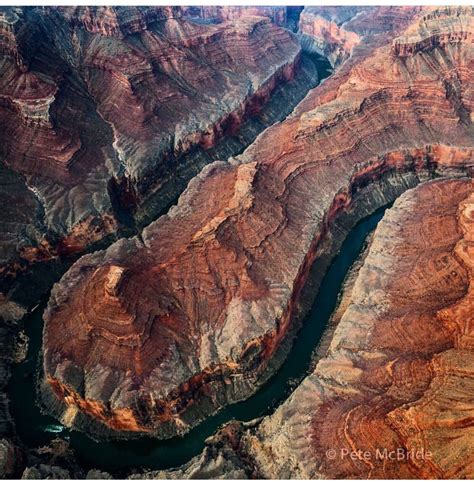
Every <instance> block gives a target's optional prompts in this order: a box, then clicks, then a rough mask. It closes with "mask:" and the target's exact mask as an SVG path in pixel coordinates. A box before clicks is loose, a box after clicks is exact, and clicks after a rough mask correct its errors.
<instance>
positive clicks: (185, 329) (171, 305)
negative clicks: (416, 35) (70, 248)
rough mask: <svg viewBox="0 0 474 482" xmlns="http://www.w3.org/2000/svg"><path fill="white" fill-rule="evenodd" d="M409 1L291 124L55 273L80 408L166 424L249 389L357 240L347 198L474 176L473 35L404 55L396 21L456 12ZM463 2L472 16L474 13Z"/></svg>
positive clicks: (376, 197)
mask: <svg viewBox="0 0 474 482" xmlns="http://www.w3.org/2000/svg"><path fill="white" fill-rule="evenodd" d="M400 12H402V13H403V15H401V14H400V15H398V16H397V20H396V22H397V23H396V25H397V28H396V29H395V31H394V32H387V33H384V34H382V33H378V34H377V35H375V36H372V37H370V36H369V37H367V38H366V39H365V40H364V41H363V42H361V43H360V45H359V46H358V47H357V48H355V49H354V51H353V54H352V57H351V60H350V61H349V62H347V63H346V64H344V65H343V66H342V67H341V68H340V69H339V70H338V72H337V73H336V74H335V75H334V76H333V77H332V78H331V79H329V80H327V81H326V82H325V83H324V84H323V85H322V86H321V87H319V88H317V89H315V90H313V91H312V92H311V93H310V95H308V96H307V97H306V98H305V100H304V101H303V102H301V103H300V104H299V106H298V108H297V109H296V110H295V111H294V113H293V114H292V116H290V118H288V119H287V120H286V121H285V122H282V123H280V124H277V125H275V126H273V127H272V128H270V129H268V130H266V131H265V132H264V133H262V134H261V135H260V136H259V137H258V139H257V141H256V142H255V143H254V144H253V145H252V146H251V147H249V148H248V149H247V150H246V151H245V152H244V153H243V154H242V155H241V156H239V157H237V158H232V159H230V160H229V162H227V163H226V162H216V163H214V164H212V165H209V166H207V168H205V169H204V170H203V171H202V172H201V173H200V174H199V175H198V176H197V177H196V178H194V179H193V181H192V182H191V183H190V184H189V186H188V189H187V190H186V191H185V193H184V194H183V195H182V196H181V198H180V200H179V202H178V205H177V206H176V207H174V208H173V209H171V210H170V212H169V213H168V214H167V215H165V216H163V217H161V218H160V219H158V220H157V221H155V222H154V223H152V224H151V225H150V226H149V227H147V228H146V229H145V230H144V231H143V233H142V235H141V236H140V237H135V238H132V239H125V240H121V241H119V242H117V243H115V244H113V245H112V246H111V247H110V248H108V249H107V250H105V251H101V252H97V253H95V254H93V255H88V256H85V257H83V258H82V259H81V260H80V261H79V262H77V263H76V264H75V265H74V266H73V267H72V268H71V269H70V271H69V272H68V273H67V274H66V275H65V276H64V277H63V279H62V280H61V282H60V283H59V284H57V285H56V286H55V288H54V289H53V292H52V296H51V299H50V303H49V306H48V309H47V312H46V314H45V320H46V325H45V330H44V374H45V376H44V381H43V386H42V388H43V397H44V400H45V402H46V404H47V406H48V407H49V409H50V410H51V411H52V412H53V413H54V414H55V415H56V416H58V417H59V418H60V419H61V420H62V422H63V423H64V424H66V425H70V426H75V427H79V428H83V429H85V430H87V431H89V432H95V433H96V434H99V435H100V434H107V435H120V436H130V435H131V434H133V433H152V434H154V435H156V436H159V437H166V436H170V435H172V434H175V433H182V432H185V431H186V430H188V429H189V427H190V426H192V425H194V424H196V423H197V422H198V421H199V420H201V419H202V418H203V417H204V416H206V415H208V414H209V413H211V412H213V411H214V410H216V409H218V408H219V407H221V406H223V405H224V404H227V403H231V402H234V401H236V400H239V399H241V398H243V397H246V396H248V395H249V394H250V393H252V392H253V391H255V390H256V389H257V388H258V386H259V385H260V384H261V383H262V382H263V381H264V380H265V379H266V378H267V377H268V376H269V374H270V373H271V372H272V371H273V370H274V369H275V367H276V366H277V365H278V360H279V359H280V358H281V356H282V353H281V351H280V347H281V346H282V341H283V340H286V339H287V338H288V336H289V334H290V333H291V332H292V331H294V330H295V328H296V326H297V319H298V317H299V315H300V314H301V311H302V309H301V303H302V301H304V299H303V298H302V294H303V292H304V287H305V284H306V281H307V279H308V277H309V274H310V267H311V266H312V264H313V262H314V260H315V259H319V258H320V257H322V256H325V255H326V256H327V255H328V254H329V253H332V252H333V251H334V250H335V249H337V247H338V245H339V244H340V242H341V240H342V239H343V236H344V230H343V229H340V226H337V218H338V216H339V215H340V214H341V213H351V212H353V221H354V222H355V221H356V220H357V217H358V216H359V217H360V215H361V214H362V213H359V214H358V211H357V209H358V208H357V202H356V201H358V200H359V199H360V198H363V197H364V196H367V199H369V201H368V202H367V203H366V204H367V206H366V207H365V209H364V214H366V213H367V212H370V211H371V210H374V209H376V208H377V207H379V206H380V205H381V204H385V203H387V202H389V201H391V200H393V199H394V197H396V196H397V195H399V194H400V192H401V191H403V190H405V189H406V188H407V187H411V186H413V185H415V184H416V183H418V182H419V181H420V180H426V179H429V178H430V177H432V176H439V175H444V176H449V175H455V174H456V175H459V174H468V175H472V169H473V148H474V142H473V139H474V137H473V127H472V122H471V111H472V108H473V107H474V91H473V90H472V89H471V87H470V86H471V85H472V83H473V81H474V78H473V72H474V69H472V68H471V67H472V66H473V63H474V51H473V49H472V45H471V42H470V37H469V36H465V35H461V36H452V37H450V38H451V39H453V41H449V40H448V41H446V42H443V43H440V44H433V45H432V46H431V48H430V49H424V50H423V51H413V52H412V53H411V54H410V55H409V56H404V57H400V56H399V55H398V54H397V52H396V47H394V46H396V45H398V44H399V43H400V38H394V35H396V32H397V29H398V30H403V29H402V26H404V28H405V29H406V31H407V32H411V31H412V30H414V29H423V28H424V25H426V23H427V18H428V17H427V16H429V17H430V18H433V20H429V21H430V22H432V23H430V25H431V27H430V28H432V29H433V30H435V29H436V28H437V25H438V23H437V22H440V21H441V20H436V19H437V18H439V16H438V14H437V12H436V11H433V9H426V10H425V11H423V12H420V11H419V9H409V8H403V9H400ZM373 15H374V17H375V18H377V19H380V18H384V16H386V17H387V18H393V17H394V12H393V10H391V9H386V8H380V9H375V10H374V13H373ZM451 15H452V16H454V17H456V18H458V17H459V16H462V17H467V18H466V19H465V21H464V20H463V21H460V22H458V21H457V20H453V21H452V22H451V24H452V26H453V28H454V29H458V28H459V26H460V25H462V26H464V25H467V26H468V28H471V27H470V25H471V23H470V16H471V13H470V12H468V11H466V10H464V9H463V10H452V13H451ZM443 22H444V20H443ZM460 37H461V40H459V38H460ZM402 38H404V37H402ZM65 337H66V339H67V343H64V341H65ZM270 361H271V362H272V363H271V364H270Z"/></svg>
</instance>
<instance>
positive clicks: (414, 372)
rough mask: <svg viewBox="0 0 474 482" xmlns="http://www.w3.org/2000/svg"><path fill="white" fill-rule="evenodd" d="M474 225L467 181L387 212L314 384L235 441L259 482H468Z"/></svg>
mask: <svg viewBox="0 0 474 482" xmlns="http://www.w3.org/2000/svg"><path fill="white" fill-rule="evenodd" d="M473 213H474V183H473V181H472V180H457V181H455V180H452V181H451V180H446V181H433V182H429V183H425V184H422V185H420V186H419V187H417V188H415V189H412V190H410V191H408V192H407V193H405V194H404V195H402V196H401V197H400V198H399V199H398V200H397V202H396V203H395V205H394V207H393V208H392V209H390V210H389V211H387V213H386V215H385V217H384V219H383V220H382V221H381V222H380V224H379V226H378V227H377V230H376V232H375V236H374V239H373V242H372V245H371V248H370V251H369V254H368V256H367V258H366V260H365V263H364V265H363V267H362V268H361V269H360V271H359V274H358V277H357V280H356V281H355V284H354V286H353V288H352V291H351V292H350V293H347V294H346V297H348V298H349V301H350V302H349V303H348V306H347V307H346V308H345V310H343V314H342V317H341V319H340V322H339V325H338V326H337V328H336V330H335V332H334V335H333V337H332V340H331V343H330V345H329V347H328V348H327V350H326V352H325V353H324V354H323V356H322V358H321V359H320V360H319V362H318V364H317V366H316V368H315V369H314V371H313V373H312V374H311V375H310V376H308V377H307V378H306V379H305V380H304V381H303V383H302V384H301V385H300V386H299V387H298V388H297V389H296V390H295V392H294V393H293V394H292V396H291V397H290V398H289V400H288V401H286V402H285V403H284V404H283V405H282V406H281V407H280V408H279V409H278V410H277V411H276V412H275V414H274V415H272V416H270V417H267V418H266V419H265V420H264V422H263V423H261V424H260V425H259V427H258V429H257V430H256V431H255V432H254V433H252V434H250V432H249V433H248V434H247V435H246V436H244V437H243V438H242V440H241V443H242V444H243V446H245V447H246V450H248V451H249V453H250V454H251V457H250V458H253V464H254V465H255V466H257V467H259V470H260V474H262V475H263V476H264V477H269V478H281V477H283V478H284V477H292V478H293V477H295V478H309V479H312V478H341V479H346V478H356V479H358V478H375V479H381V478H389V479H392V478H408V479H411V478H426V479H429V478H441V479H444V478H448V479H449V478H460V479H469V478H472V477H473V475H474V465H473V461H472V456H471V455H472V454H471V452H472V438H473V436H474V432H473V425H472V417H473V415H474V405H473V402H472V394H473V391H474V365H473V348H474V345H473V335H474V332H473V324H472V313H473V303H474V296H473V295H474V290H473V286H474V285H473V279H474V278H473V274H474V271H473V268H474V237H473V233H474V216H473Z"/></svg>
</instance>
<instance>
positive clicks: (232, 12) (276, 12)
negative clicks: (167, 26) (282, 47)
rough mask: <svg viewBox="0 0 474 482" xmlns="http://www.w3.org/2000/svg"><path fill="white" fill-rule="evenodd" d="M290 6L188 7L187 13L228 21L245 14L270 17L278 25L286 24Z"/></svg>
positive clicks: (208, 18)
mask: <svg viewBox="0 0 474 482" xmlns="http://www.w3.org/2000/svg"><path fill="white" fill-rule="evenodd" d="M287 8H288V7H263V6H262V7H251V6H231V5H226V6H217V5H215V6H214V5H212V6H211V5H206V6H202V7H186V10H185V13H186V14H187V15H190V16H191V17H198V18H201V19H207V20H214V21H220V22H222V21H226V20H237V19H239V18H241V17H245V16H252V15H255V16H258V17H268V18H270V19H271V20H272V21H273V22H274V23H275V24H276V25H281V26H286V24H287V20H288V17H287Z"/></svg>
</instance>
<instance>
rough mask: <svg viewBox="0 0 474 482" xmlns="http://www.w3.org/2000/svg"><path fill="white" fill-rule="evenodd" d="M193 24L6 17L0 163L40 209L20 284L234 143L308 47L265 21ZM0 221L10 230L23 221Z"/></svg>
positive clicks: (131, 12) (17, 258)
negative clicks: (221, 142) (122, 210)
mask: <svg viewBox="0 0 474 482" xmlns="http://www.w3.org/2000/svg"><path fill="white" fill-rule="evenodd" d="M247 13H248V12H247ZM255 13H258V11H255ZM185 14H186V11H185V10H183V9H181V8H178V7H153V8H141V7H137V8H134V7H117V8H114V7H61V8H54V7H48V8H46V9H40V8H13V7H11V8H10V7H9V8H5V9H2V11H1V12H0V51H1V52H2V54H3V55H2V57H1V59H0V72H1V76H0V77H1V78H0V119H1V120H0V144H1V149H0V156H1V159H2V161H3V162H4V163H5V165H6V166H7V167H8V168H9V169H11V170H12V171H15V172H17V173H19V174H20V176H19V179H21V177H22V176H24V180H23V183H24V184H25V183H26V185H27V186H28V187H29V188H30V192H31V194H29V196H28V198H30V197H31V198H32V199H31V200H30V201H29V202H28V203H25V207H24V209H25V210H28V206H29V204H31V203H33V204H34V205H35V206H37V213H34V214H33V213H31V214H30V215H29V216H30V218H31V219H28V222H27V223H26V224H23V225H22V227H21V228H20V227H18V229H16V228H15V230H16V231H20V232H21V233H22V234H21V243H19V245H18V246H19V247H18V249H17V250H16V251H15V250H13V251H12V250H9V256H8V258H7V259H6V260H5V263H3V262H2V267H0V269H1V270H3V271H5V272H8V273H11V274H13V275H14V274H15V273H16V272H19V270H20V268H21V269H26V268H27V267H28V266H29V265H30V264H31V263H33V262H37V261H41V260H44V259H51V258H55V257H58V256H62V255H63V254H64V253H80V252H83V251H84V250H85V249H86V248H88V247H89V246H91V245H92V244H94V243H95V242H98V241H100V240H102V239H104V238H106V237H107V236H108V235H111V234H114V233H116V232H117V230H118V229H119V227H120V219H119V216H118V215H117V213H116V209H115V208H114V202H115V199H116V197H117V196H118V193H117V192H115V191H116V190H121V191H122V190H123V192H120V193H119V194H120V195H121V196H122V197H123V199H122V201H123V203H128V204H129V205H130V206H131V207H132V208H133V207H135V206H137V205H138V204H140V203H141V202H142V201H143V200H144V199H145V198H146V197H147V196H148V195H149V194H150V193H152V192H153V193H155V192H157V193H159V192H160V189H161V187H162V185H163V183H164V182H165V181H169V180H170V179H172V178H173V176H175V175H178V176H182V177H184V178H185V176H186V175H185V173H184V174H183V170H185V168H186V167H189V166H186V165H185V162H184V161H183V163H181V158H182V156H183V155H184V154H186V153H188V152H189V151H190V150H192V149H194V148H196V147H197V146H201V147H202V148H204V149H207V148H209V147H211V146H213V145H214V144H215V142H216V141H217V140H218V139H220V138H222V137H223V136H226V135H228V134H233V133H235V132H236V131H237V130H238V128H239V126H240V124H241V123H242V121H243V120H244V119H246V118H247V117H248V116H249V115H250V114H252V113H255V112H256V111H258V110H259V109H260V108H261V106H262V105H264V104H265V102H266V101H267V100H268V99H269V97H270V94H271V92H272V91H273V89H274V88H275V86H276V85H278V83H284V82H286V81H287V80H289V79H292V78H293V74H294V70H295V67H296V65H297V63H298V61H299V54H300V47H299V45H298V43H297V40H296V39H295V38H294V36H292V35H291V34H290V33H289V32H287V31H286V30H284V29H282V28H279V27H277V26H276V25H275V24H273V23H272V22H271V21H270V19H268V18H264V17H256V16H252V15H248V14H246V15H242V18H235V19H234V20H232V21H229V22H225V21H224V22H221V23H219V24H216V25H204V24H198V23H196V22H193V21H190V20H188V19H185V18H184V15H185ZM223 15H224V14H223V13H222V15H221V16H222V18H224V17H223ZM229 15H230V17H229V18H234V17H233V16H232V15H231V14H229ZM19 182H21V181H19ZM25 189H26V187H25ZM4 218H5V219H2V227H3V226H11V225H13V224H14V223H15V219H10V218H9V217H8V218H7V217H6V216H4ZM25 233H27V234H25ZM10 235H11V233H10V231H7V232H6V233H4V234H3V235H2V236H3V237H9V236H10ZM1 281H2V282H3V280H1ZM4 284H5V286H6V287H4V286H3V285H2V291H5V292H6V291H8V289H9V288H8V286H7V285H8V283H7V282H5V283H4Z"/></svg>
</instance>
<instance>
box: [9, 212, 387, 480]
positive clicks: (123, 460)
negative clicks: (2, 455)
mask: <svg viewBox="0 0 474 482" xmlns="http://www.w3.org/2000/svg"><path fill="white" fill-rule="evenodd" d="M385 209H386V207H384V208H380V209H379V210H377V211H376V212H375V213H373V214H372V215H370V216H368V217H367V218H365V219H363V220H362V221H360V222H359V223H358V224H357V225H356V226H355V227H354V228H353V229H352V230H351V231H350V232H349V234H348V236H347V237H346V239H345V241H344V243H343V244H342V246H341V249H340V252H339V254H338V255H337V256H336V257H335V258H334V260H333V262H332V263H331V266H330V267H329V269H328V271H327V273H326V275H325V276H324V279H323V281H322V283H321V286H320V289H319V291H318V295H317V297H316V299H315V301H314V303H313V306H312V308H311V310H310V312H309V314H308V315H307V317H306V318H305V320H304V322H303V325H302V327H301V330H300V331H299V332H298V334H297V336H296V338H295V340H294V343H293V346H292V348H291V352H290V353H289V355H288V356H287V358H286V361H285V362H284V363H283V365H282V366H281V368H280V369H279V370H278V372H277V373H276V374H275V375H274V376H273V377H272V378H270V379H269V380H268V382H267V383H266V384H265V385H263V386H262V387H261V388H260V389H259V390H258V392H257V393H256V394H255V395H253V396H251V397H250V398H248V399H247V400H245V401H242V402H239V403H236V404H234V405H231V406H229V407H227V408H225V409H223V410H221V411H220V412H219V413H218V414H216V415H214V416H212V417H209V418H208V419H207V420H205V421H204V422H202V423H201V424H200V425H198V426H197V427H195V428H194V429H193V430H191V431H190V432H189V433H188V434H186V435H185V436H184V437H175V438H173V439H170V440H164V441H157V440H155V439H151V438H143V439H139V440H131V441H105V442H95V441H93V440H91V439H89V438H88V437H87V436H86V435H84V434H82V433H79V432H76V431H70V430H68V429H67V428H64V427H62V426H61V425H59V424H58V422H57V421H56V420H55V419H53V418H51V417H49V416H46V415H43V414H42V413H41V410H40V408H39V407H38V406H37V405H36V399H37V397H36V373H37V368H38V363H39V360H40V351H41V342H42V328H43V321H42V314H43V310H44V308H45V303H43V304H42V305H40V306H38V307H37V309H36V310H34V311H33V312H32V313H31V314H30V315H29V316H28V318H27V319H26V320H25V325H24V326H25V330H26V333H27V335H28V337H29V340H30V341H29V348H28V354H27V358H26V360H25V362H23V363H21V364H18V365H16V366H14V367H13V369H12V378H11V381H10V385H9V396H10V401H11V405H10V407H11V411H12V415H13V416H14V419H15V424H16V429H17V433H18V435H19V437H20V438H21V439H22V441H23V442H24V443H25V444H26V445H28V446H30V447H38V446H40V445H44V444H47V443H48V442H50V441H51V440H52V439H54V438H56V437H58V436H60V437H61V438H65V439H67V440H69V441H70V444H71V447H72V448H73V449H74V451H75V453H76V455H77V458H78V461H79V462H80V463H81V464H82V465H83V466H84V467H85V468H100V469H103V470H108V471H110V472H113V473H115V474H122V473H123V474H124V473H125V472H124V471H129V470H130V469H132V468H134V467H136V468H142V467H143V468H150V469H166V468H171V467H176V466H178V465H181V464H183V463H185V462H187V461H188V460H190V459H191V458H192V457H194V456H196V455H198V454H199V453H200V452H201V451H202V449H203V448H204V445H205V440H206V438H207V437H209V436H210V435H212V434H214V433H215V432H216V430H217V429H218V428H219V427H220V426H221V425H222V424H224V423H226V422H229V421H231V420H234V419H235V420H242V421H249V420H252V419H255V418H257V417H261V416H263V415H267V414H269V413H271V412H272V411H273V410H274V409H275V408H276V406H278V404H280V403H281V402H282V401H284V400H285V399H286V398H287V397H288V396H289V395H290V393H291V392H292V390H293V389H294V381H295V380H298V381H299V380H301V379H302V378H303V377H304V376H305V375H306V374H307V372H308V369H309V368H310V364H311V357H312V353H313V351H314V349H315V347H316V346H317V344H318V342H319V340H320V338H321V335H322V333H323V331H324V329H325V327H326V326H327V322H328V320H329V318H330V316H331V314H332V312H333V311H334V308H335V306H336V303H337V299H338V294H339V292H340V290H341V287H342V284H343V281H344V278H345V276H346V274H347V272H348V271H349V269H350V268H351V266H352V264H353V263H354V262H355V261H356V259H357V258H358V256H359V254H360V252H361V250H362V248H363V246H364V243H365V240H366V238H367V236H368V234H369V233H371V232H372V231H373V230H374V229H375V227H376V226H377V224H378V222H379V221H380V220H381V219H382V217H383V214H384V212H385Z"/></svg>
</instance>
